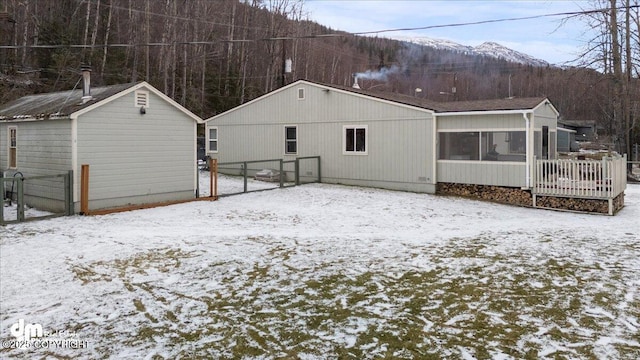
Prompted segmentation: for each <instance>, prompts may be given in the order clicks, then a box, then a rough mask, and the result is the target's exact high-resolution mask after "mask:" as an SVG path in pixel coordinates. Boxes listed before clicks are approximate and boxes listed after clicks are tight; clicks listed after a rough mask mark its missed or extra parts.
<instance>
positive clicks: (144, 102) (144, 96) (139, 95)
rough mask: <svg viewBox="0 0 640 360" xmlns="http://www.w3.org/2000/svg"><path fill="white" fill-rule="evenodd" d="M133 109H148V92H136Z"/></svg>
mask: <svg viewBox="0 0 640 360" xmlns="http://www.w3.org/2000/svg"><path fill="white" fill-rule="evenodd" d="M135 107H145V108H148V107H149V92H148V91H144V90H136V92H135Z"/></svg>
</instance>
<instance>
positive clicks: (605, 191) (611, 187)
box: [533, 155, 627, 200]
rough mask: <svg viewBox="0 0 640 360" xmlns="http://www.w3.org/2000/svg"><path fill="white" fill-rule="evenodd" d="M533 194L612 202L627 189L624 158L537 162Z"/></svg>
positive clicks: (534, 172) (625, 159) (625, 161)
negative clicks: (611, 200)
mask: <svg viewBox="0 0 640 360" xmlns="http://www.w3.org/2000/svg"><path fill="white" fill-rule="evenodd" d="M534 167H535V168H534V171H533V180H534V181H533V185H534V187H533V194H534V195H544V196H558V197H575V198H585V199H607V200H610V199H614V198H615V197H617V196H618V195H620V194H621V193H623V192H624V190H625V189H626V187H627V157H626V155H625V156H623V157H616V158H612V157H605V158H603V159H602V160H570V159H559V160H536V162H535V165H534Z"/></svg>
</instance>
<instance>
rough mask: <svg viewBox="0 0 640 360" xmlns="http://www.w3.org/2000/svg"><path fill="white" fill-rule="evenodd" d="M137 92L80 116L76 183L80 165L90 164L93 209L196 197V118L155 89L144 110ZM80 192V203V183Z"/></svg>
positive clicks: (90, 188) (90, 194) (150, 93)
mask: <svg viewBox="0 0 640 360" xmlns="http://www.w3.org/2000/svg"><path fill="white" fill-rule="evenodd" d="M143 90H144V88H143ZM135 94H136V93H135V92H133V91H132V92H129V93H128V94H126V95H124V96H120V97H118V98H116V99H114V100H112V101H110V102H108V103H106V104H103V105H101V106H99V107H97V108H95V109H92V110H91V111H90V112H87V113H84V114H81V115H79V116H78V118H77V120H75V121H76V127H77V129H76V131H77V136H76V139H77V150H76V151H77V160H76V165H77V169H78V171H77V172H76V174H75V175H76V176H75V184H79V183H80V166H81V165H82V164H88V165H89V166H90V171H89V173H90V184H89V199H90V201H89V208H90V209H100V208H108V207H115V206H126V205H129V204H141V203H156V202H165V201H174V200H184V199H189V198H193V197H194V191H195V182H196V173H195V166H196V165H195V164H196V155H195V144H196V123H195V121H194V120H193V119H192V118H191V117H188V116H186V115H185V114H184V113H183V112H182V111H180V110H179V109H177V108H176V107H174V106H173V105H172V104H170V103H168V102H166V101H165V100H163V99H161V98H160V97H158V96H157V95H155V94H154V93H153V92H149V93H148V96H149V97H148V99H147V100H148V102H147V106H145V114H141V111H140V107H139V104H136V103H137V100H136V98H135ZM74 193H75V194H74V201H75V202H76V209H77V207H78V203H77V202H78V201H79V200H80V197H79V186H76V190H75V191H74Z"/></svg>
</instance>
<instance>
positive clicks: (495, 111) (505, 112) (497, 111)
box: [435, 109, 533, 116]
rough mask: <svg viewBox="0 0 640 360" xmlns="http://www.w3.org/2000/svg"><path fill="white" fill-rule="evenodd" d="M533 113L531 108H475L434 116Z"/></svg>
mask: <svg viewBox="0 0 640 360" xmlns="http://www.w3.org/2000/svg"><path fill="white" fill-rule="evenodd" d="M523 113H527V114H533V110H530V109H526V110H476V111H458V112H456V111H451V112H441V113H435V116H464V115H512V114H523Z"/></svg>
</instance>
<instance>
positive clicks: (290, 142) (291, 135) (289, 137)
mask: <svg viewBox="0 0 640 360" xmlns="http://www.w3.org/2000/svg"><path fill="white" fill-rule="evenodd" d="M284 153H285V154H297V153H298V127H297V126H285V127H284Z"/></svg>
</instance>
